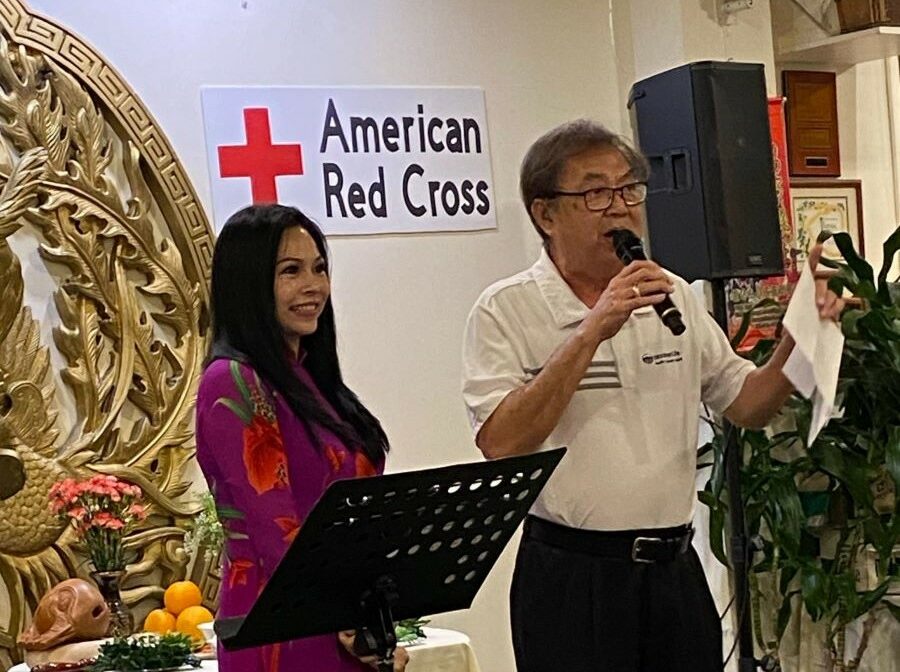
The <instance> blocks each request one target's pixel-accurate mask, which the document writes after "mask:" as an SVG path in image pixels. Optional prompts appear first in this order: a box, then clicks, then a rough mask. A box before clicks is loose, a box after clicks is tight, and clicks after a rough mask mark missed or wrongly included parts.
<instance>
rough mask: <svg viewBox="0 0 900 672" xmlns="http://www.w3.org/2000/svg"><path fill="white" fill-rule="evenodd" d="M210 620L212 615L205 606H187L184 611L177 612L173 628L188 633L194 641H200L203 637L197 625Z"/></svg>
mask: <svg viewBox="0 0 900 672" xmlns="http://www.w3.org/2000/svg"><path fill="white" fill-rule="evenodd" d="M212 620H213V615H212V613H211V612H210V610H209V609H207V608H206V607H199V606H194V607H187V608H186V609H185V610H184V611H182V612H181V613H180V614H178V618H177V619H176V621H175V629H176V630H177V631H178V632H183V633H184V634H185V635H189V636H190V637H191V639H193V640H194V641H195V642H201V643H202V642H203V641H204V640H205V638H204V637H203V633H202V632H200V630H199V628H197V626H198V625H200V624H201V623H209V622H210V621H212Z"/></svg>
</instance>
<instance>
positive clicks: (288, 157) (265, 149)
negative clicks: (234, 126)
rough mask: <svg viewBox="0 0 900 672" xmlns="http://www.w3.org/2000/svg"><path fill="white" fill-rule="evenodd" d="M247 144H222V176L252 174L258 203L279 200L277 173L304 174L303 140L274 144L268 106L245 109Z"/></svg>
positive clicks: (254, 192) (220, 164) (220, 154)
mask: <svg viewBox="0 0 900 672" xmlns="http://www.w3.org/2000/svg"><path fill="white" fill-rule="evenodd" d="M244 128H245V130H246V134H247V144H246V145H224V146H221V147H219V148H218V149H219V175H220V176H221V177H249V178H250V191H251V192H252V194H253V202H254V203H275V202H277V201H278V190H277V189H276V187H275V177H276V176H277V175H302V174H303V152H302V150H301V148H300V144H299V143H298V144H296V145H273V144H272V134H271V132H270V131H269V110H268V109H266V108H265V107H260V108H253V107H248V108H246V109H244Z"/></svg>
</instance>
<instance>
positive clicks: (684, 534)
mask: <svg viewBox="0 0 900 672" xmlns="http://www.w3.org/2000/svg"><path fill="white" fill-rule="evenodd" d="M524 535H525V537H526V538H528V539H534V540H536V541H540V542H543V543H545V544H549V545H550V546H556V547H558V548H563V549H566V550H567V551H574V552H576V553H586V554H588V555H596V556H599V557H604V558H621V559H627V560H633V561H634V562H671V561H672V560H674V559H675V558H676V557H678V556H679V555H681V554H683V553H686V552H687V550H688V549H689V548H690V547H691V539H693V537H694V528H693V527H692V526H691V525H681V526H679V527H665V528H660V529H651V530H623V531H615V532H601V531H597V530H579V529H576V528H574V527H566V526H565V525H558V524H557V523H551V522H550V521H548V520H544V519H543V518H538V517H537V516H531V515H529V516H527V517H526V518H525V530H524Z"/></svg>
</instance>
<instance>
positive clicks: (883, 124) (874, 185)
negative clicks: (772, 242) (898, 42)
mask: <svg viewBox="0 0 900 672" xmlns="http://www.w3.org/2000/svg"><path fill="white" fill-rule="evenodd" d="M826 25H827V24H826ZM772 28H773V38H774V42H775V46H776V50H777V51H779V52H785V51H789V50H790V49H791V48H792V47H796V46H798V45H802V44H808V43H810V42H815V41H818V40H821V39H823V38H824V37H827V34H826V33H825V32H824V31H823V29H822V27H821V26H819V25H817V24H816V23H815V22H814V21H813V20H812V19H811V18H810V17H809V15H808V14H807V13H805V12H804V11H802V10H801V9H800V8H799V7H797V5H796V4H794V2H792V0H773V2H772ZM783 70H826V71H831V72H835V73H836V74H837V102H838V134H839V137H840V151H841V177H842V178H846V179H859V180H862V202H863V227H864V236H865V243H866V245H865V253H866V259H867V261H869V262H870V263H871V264H872V265H873V266H874V267H875V268H876V269H879V268H880V267H881V263H882V253H881V244H882V243H883V242H884V240H885V239H886V238H887V237H888V236H889V235H890V234H891V233H892V232H893V231H894V230H895V229H896V228H897V225H898V221H900V213H898V212H897V208H896V205H895V202H894V180H895V179H896V178H895V175H894V168H893V166H892V158H891V157H892V145H891V123H892V122H891V116H890V114H889V109H888V87H887V76H888V73H886V63H885V61H869V62H866V63H860V64H858V65H855V66H849V67H847V66H842V67H837V66H834V65H832V64H829V63H824V62H823V63H815V64H810V63H791V62H789V61H784V60H780V61H779V62H778V80H779V85H780V79H781V72H782V71H783ZM893 76H894V77H897V75H896V71H895V72H894V75H893ZM779 89H780V86H779ZM895 114H900V107H898V109H897V110H895ZM898 158H900V157H898ZM895 272H896V270H895Z"/></svg>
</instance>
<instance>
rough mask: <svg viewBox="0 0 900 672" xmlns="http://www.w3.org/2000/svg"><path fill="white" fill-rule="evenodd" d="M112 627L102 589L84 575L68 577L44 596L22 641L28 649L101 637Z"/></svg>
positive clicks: (38, 648) (34, 649) (20, 641)
mask: <svg viewBox="0 0 900 672" xmlns="http://www.w3.org/2000/svg"><path fill="white" fill-rule="evenodd" d="M108 628H109V608H108V607H107V606H106V602H104V601H103V596H102V595H100V591H99V590H97V588H96V587H95V586H94V585H92V584H91V583H89V582H87V581H85V580H84V579H67V580H66V581H63V582H62V583H58V584H57V585H55V586H54V587H53V588H51V589H50V591H49V592H48V593H47V594H46V595H44V597H43V598H41V601H40V603H39V604H38V608H37V610H36V611H35V612H34V619H33V620H32V621H31V625H30V626H29V627H28V629H26V630H25V632H23V633H22V634H21V635H19V644H21V645H22V647H24V648H25V650H27V651H46V650H47V649H50V648H53V647H56V646H60V645H61V644H67V643H69V642H79V641H85V640H90V639H100V638H101V637H104V636H105V635H106V631H107V629H108Z"/></svg>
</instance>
